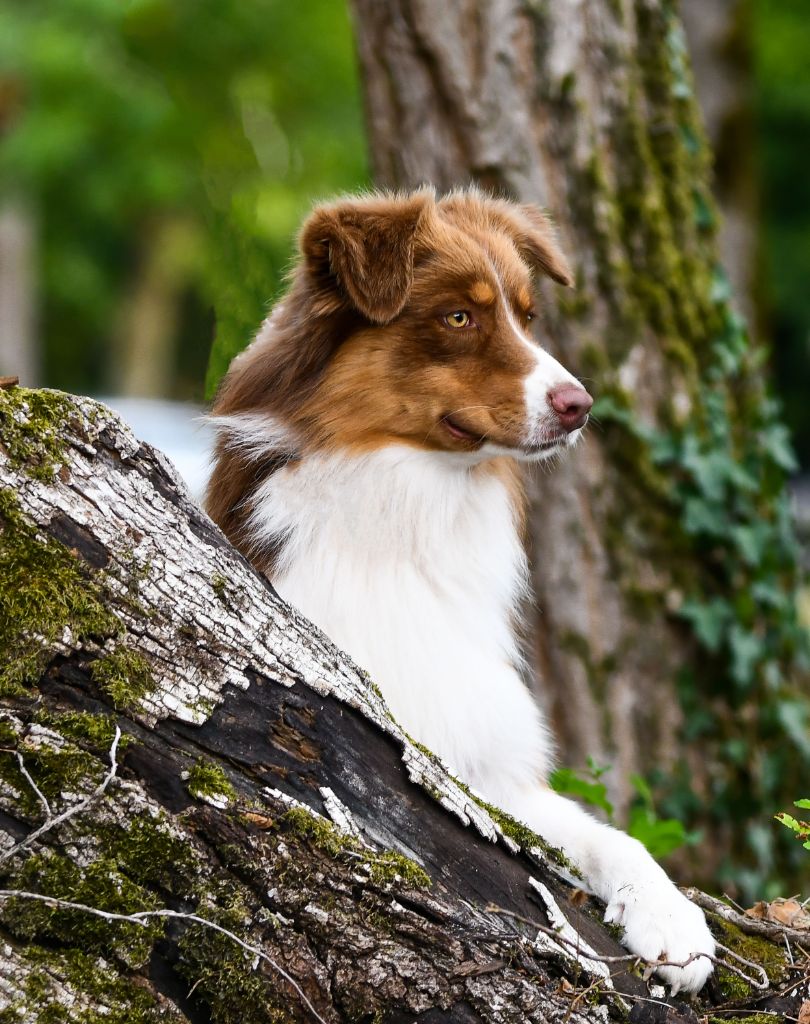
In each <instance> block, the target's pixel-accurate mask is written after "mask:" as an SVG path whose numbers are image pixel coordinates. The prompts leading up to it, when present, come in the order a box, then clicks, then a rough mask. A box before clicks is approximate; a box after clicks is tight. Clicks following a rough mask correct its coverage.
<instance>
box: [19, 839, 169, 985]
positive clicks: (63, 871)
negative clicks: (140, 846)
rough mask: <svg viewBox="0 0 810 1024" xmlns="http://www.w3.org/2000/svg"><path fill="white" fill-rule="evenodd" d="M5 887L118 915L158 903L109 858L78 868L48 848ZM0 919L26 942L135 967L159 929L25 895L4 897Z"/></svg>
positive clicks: (154, 923)
mask: <svg viewBox="0 0 810 1024" xmlns="http://www.w3.org/2000/svg"><path fill="white" fill-rule="evenodd" d="M9 887H10V888H12V887H13V888H15V889H24V890H27V891H29V892H39V893H43V894H45V895H48V896H54V897H57V898H59V899H64V900H70V901H72V902H76V903H84V904H87V905H88V906H91V907H94V908H96V909H98V910H108V911H112V912H115V913H121V914H131V913H134V912H136V911H139V910H151V909H154V908H155V907H156V906H157V901H156V898H155V896H154V895H153V894H152V893H151V892H149V891H148V890H147V889H145V888H143V887H142V886H139V885H137V884H136V883H134V882H133V881H131V879H129V878H127V877H126V875H123V874H122V873H121V872H120V871H119V870H118V866H117V865H116V864H115V862H114V860H113V859H112V858H100V859H99V860H96V861H94V862H93V863H91V864H89V865H88V866H87V867H85V868H79V867H78V866H77V865H76V864H74V863H73V862H72V861H70V860H69V859H68V858H67V857H65V856H63V855H62V854H58V853H54V852H53V851H51V850H49V851H46V852H44V853H42V854H36V855H34V856H31V857H29V858H28V859H27V860H26V861H25V863H24V864H23V866H22V867H21V868H20V870H19V871H18V872H16V874H15V877H14V879H13V884H12V885H11V886H9ZM0 918H1V919H2V921H3V924H4V927H6V928H7V929H8V930H9V931H10V932H11V933H12V934H13V935H15V936H16V937H18V938H20V939H22V940H25V941H27V942H32V941H33V942H40V943H41V942H42V941H43V940H45V941H49V942H59V943H65V944H67V945H70V946H74V947H78V948H80V949H82V950H83V951H84V952H87V953H94V954H95V955H96V956H103V957H104V958H105V959H110V958H114V959H116V960H118V961H119V962H120V963H122V964H125V965H127V966H128V967H132V968H134V969H137V968H139V967H142V966H144V964H145V963H146V962H147V960H148V958H149V954H150V952H151V949H152V946H153V944H154V942H155V941H156V939H157V938H158V937H159V936H160V935H162V933H163V922H162V921H159V920H158V921H152V922H150V923H149V924H147V925H145V926H143V925H137V924H127V923H123V922H115V921H106V920H104V919H103V918H99V917H96V916H94V915H92V914H87V913H85V912H83V911H78V910H62V909H55V908H52V907H49V906H47V905H46V904H44V903H40V902H38V901H34V900H26V899H10V900H8V901H6V902H5V903H4V905H3V906H2V908H0Z"/></svg>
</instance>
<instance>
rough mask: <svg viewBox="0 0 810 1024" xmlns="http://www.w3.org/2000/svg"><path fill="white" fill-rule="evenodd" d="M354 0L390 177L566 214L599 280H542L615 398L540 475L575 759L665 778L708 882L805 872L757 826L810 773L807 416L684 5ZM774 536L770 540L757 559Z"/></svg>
mask: <svg viewBox="0 0 810 1024" xmlns="http://www.w3.org/2000/svg"><path fill="white" fill-rule="evenodd" d="M353 6H354V13H355V26H356V34H357V43H358V50H359V58H360V64H361V69H362V74H363V81H364V88H365V99H366V109H367V120H368V126H369V132H370V138H371V144H370V150H371V155H372V161H373V166H374V171H375V175H376V178H377V181H378V182H379V184H381V185H384V186H390V187H394V186H397V187H401V186H415V185H417V184H419V183H422V182H426V181H427V182H432V183H433V184H435V185H436V186H438V188H439V189H449V188H452V187H454V186H457V185H459V184H464V183H467V182H469V181H471V180H472V181H477V182H480V183H482V184H483V185H484V186H486V187H490V188H493V189H495V190H497V191H499V192H502V193H504V194H506V195H507V196H510V197H513V198H517V199H520V200H521V201H530V202H536V203H540V204H541V205H544V206H546V207H547V208H548V210H549V211H550V212H551V214H552V215H553V216H554V218H555V220H556V222H557V226H558V230H559V234H560V238H561V241H562V243H563V247H564V249H565V250H566V251H567V253H568V254H569V256H570V257H571V258H572V260H573V265H574V267H575V269H576V276H577V285H576V288H575V290H574V292H572V293H568V292H562V291H561V290H560V289H558V288H555V287H554V286H551V285H549V283H548V282H545V283H543V284H542V285H541V292H542V295H541V307H542V309H543V311H544V317H543V318H542V319H543V320H544V323H542V325H541V341H542V343H543V344H544V345H546V347H548V348H549V349H550V350H551V351H552V352H553V354H554V355H555V356H556V357H557V358H559V359H560V360H561V361H562V362H563V363H564V364H565V365H566V366H567V367H569V368H570V369H572V370H573V371H574V372H576V373H578V374H580V375H581V376H582V379H583V380H584V381H586V383H587V384H588V387H589V388H590V389H591V390H592V391H593V392H594V393H595V395H596V396H597V398H598V401H597V404H596V406H595V408H594V416H593V423H592V425H591V427H590V428H589V432H588V435H587V438H586V439H585V441H584V443H583V444H582V445H581V446H580V448H578V450H577V451H576V452H575V453H574V454H573V456H572V457H569V458H567V459H566V460H565V461H564V462H563V463H562V464H561V465H559V466H556V467H555V468H554V470H553V471H552V472H550V473H547V474H542V475H540V476H538V477H537V478H536V479H535V480H534V482H533V512H532V516H531V523H530V532H531V550H532V555H533V565H534V582H535V589H536V596H537V608H538V609H539V613H538V614H537V615H536V616H535V617H534V618H535V621H534V627H535V653H536V657H535V659H534V660H535V667H536V669H537V672H538V676H539V678H540V680H541V684H540V686H539V692H540V695H541V699H542V700H544V701H545V702H546V703H547V705H548V708H549V710H550V714H551V718H552V721H553V723H554V726H555V728H556V732H557V735H558V737H559V739H560V746H561V751H562V759H563V760H564V762H565V763H566V764H568V765H571V766H582V765H583V764H584V763H585V761H586V758H587V757H589V756H590V757H594V758H595V759H596V760H597V761H600V762H602V763H605V762H607V763H609V764H611V765H613V770H612V772H611V773H610V774H609V776H608V777H607V781H608V782H609V785H610V786H611V789H612V797H613V799H614V802H615V803H616V804H617V805H618V808H619V814H620V818H621V816H622V814H623V812H624V811H625V810H626V808H627V806H628V803H629V801H630V799H631V796H632V787H631V785H630V781H629V780H630V778H631V775H632V773H634V772H638V773H641V774H643V775H646V776H648V777H649V776H655V777H656V778H657V779H658V780H659V781H660V782H661V783H662V784H663V792H664V793H665V794H666V796H667V800H668V803H667V806H668V808H669V809H671V810H673V811H674V812H675V813H677V814H678V815H679V816H681V817H685V818H687V819H688V820H689V824H690V825H692V826H695V827H700V828H702V829H703V830H704V839H703V842H702V843H701V845H700V858H699V860H698V859H697V858H695V859H694V861H693V863H692V864H691V865H690V866H689V870H690V871H692V872H694V871H699V872H700V877H701V878H702V879H704V880H707V879H710V878H712V877H715V878H716V872H717V870H718V867H719V866H720V865H721V862H722V863H724V874H723V881H724V884H725V885H727V886H728V887H729V888H730V889H734V888H735V886H736V887H737V891H740V889H742V890H743V891H745V890H746V888H750V887H751V883H752V882H753V883H754V885H756V884H757V883H760V882H761V881H762V879H763V878H764V877H767V876H768V873H769V871H770V872H772V871H773V865H774V863H776V864H777V865H778V868H779V870H781V871H782V872H783V874H782V878H783V880H786V879H788V878H792V877H795V871H796V867H797V862H796V861H795V860H791V859H790V858H791V853H790V852H789V851H787V848H786V847H780V848H779V849H775V848H774V844H775V842H776V843H777V844H778V842H779V840H778V839H776V840H775V839H774V834H775V830H773V829H762V830H760V831H761V832H762V836H761V838H762V841H763V847H762V849H761V850H759V851H758V852H755V851H754V848H753V847H754V845H755V844H752V843H750V842H749V841H748V840H749V836H748V831H747V830H748V828H749V823H750V819H751V816H752V815H757V814H760V815H762V816H763V817H766V818H769V817H770V815H772V814H773V812H774V811H776V810H779V809H781V808H782V807H783V806H785V803H786V801H787V800H789V799H795V797H796V796H797V795H798V793H799V789H800V788H801V781H802V777H804V778H806V776H807V771H808V763H810V762H808V758H809V757H810V748H809V747H808V744H807V743H806V742H804V741H802V739H801V736H800V735H799V734H800V733H802V732H803V731H804V729H805V728H806V726H798V727H797V728H796V729H793V728H792V727H791V728H786V727H785V726H784V723H782V724H780V720H779V711H778V706H779V703H780V702H781V703H783V704H784V703H785V702H788V703H791V706H795V709H796V711H795V713H796V715H797V716H798V717H797V722H796V723H794V724H797V723H798V721H799V719H801V720H802V721H804V720H805V719H804V718H803V717H802V716H805V715H806V714H807V700H806V693H807V690H806V679H805V680H803V681H802V682H801V683H799V682H797V676H796V669H795V663H794V660H793V658H794V653H795V651H796V649H797V645H799V644H800V643H804V642H805V641H804V640H802V641H799V640H797V636H798V633H799V630H798V627H797V626H796V622H795V609H794V605H793V591H794V589H795V553H794V552H793V551H792V549H791V547H790V545H791V541H790V537H789V534H790V528H789V525H786V516H787V514H786V511H785V495H784V482H783V469H784V467H785V466H788V465H789V464H790V458H791V457H790V453H789V451H787V450H786V449H785V448H784V447H783V448H782V450H781V451H780V452H777V451H776V450H775V449H774V448H773V447H772V446H771V445H770V442H768V441H767V440H766V437H767V438H771V439H773V438H775V437H776V436H777V435H779V436H780V437H781V438H782V442H784V432H783V428H782V427H781V425H780V424H778V423H777V422H776V421H775V420H774V418H773V417H774V413H773V412H772V410H771V409H770V406H769V404H768V402H767V400H766V397H765V394H764V391H763V385H762V380H761V375H760V364H761V359H760V354H758V353H757V352H756V350H754V349H752V348H751V346H750V345H749V342H748V338H747V336H746V333H745V329H744V325H742V324H741V322H740V320H739V318H738V317H737V315H736V314H735V313H734V311H733V309H732V308H731V306H730V305H729V299H728V288H727V284H726V282H725V278H724V277H723V275H722V273H720V272H719V271H718V270H717V269H716V248H715V219H716V218H715V215H714V212H713V203H712V199H711V195H710V192H709V184H708V181H709V173H708V167H709V154H708V150H707V147H706V144H705V142H704V139H703V133H702V128H701V126H700V123H699V119H698V116H697V113H696V105H695V103H694V99H693V95H692V86H691V78H690V73H689V68H688V60H687V55H686V48H685V42H684V35H683V31H682V28H681V24H680V22H679V20H678V18H677V14H676V12H675V11H674V9H673V5H672V4H671V3H670V2H669V0H589V2H588V3H587V4H586V3H583V2H581V0H565V2H558V3H539V2H535V0H494V2H486V3H484V2H478V0H448V2H446V3H442V4H437V3H432V2H430V0H353ZM780 463H781V466H780ZM758 531H759V532H758ZM754 534H756V535H757V537H761V540H762V545H763V546H762V547H761V548H760V547H757V546H756V545H752V546H751V547H750V548H749V549H748V550H746V549H745V546H746V544H747V542H748V541H749V540H752V538H753V536H754ZM755 547H756V550H755ZM766 550H767V554H766V553H765V552H766ZM766 581H767V582H766ZM770 587H773V592H772V593H773V595H774V598H775V600H776V602H777V603H778V604H779V607H780V611H779V612H778V613H777V612H776V611H775V606H774V607H771V608H769V607H768V604H767V600H766V599H763V595H764V594H765V591H766V590H767V589H768V588H770ZM777 594H778V595H779V597H776V595H777ZM768 679H770V683H768V682H767V680H768ZM800 687H802V688H803V689H801V690H800ZM777 692H778V693H779V694H780V696H779V697H777V696H776V693H777ZM765 707H766V708H767V711H766V712H765V713H764V714H763V713H761V712H762V709H763V708H765ZM741 743H742V748H741V747H740V744H741ZM745 744H750V749H751V750H752V753H751V754H750V756H749V758H748V761H746V756H745V753H744V751H745ZM740 749H742V751H743V753H742V755H741V754H740ZM732 751H733V753H732ZM751 758H755V759H759V758H761V759H762V763H759V764H756V765H753V764H752V763H751ZM765 762H767V765H768V767H767V770H764V769H763V763H765ZM766 777H767V780H768V781H765V780H766ZM743 809H744V810H743ZM786 851H787V852H786ZM732 857H733V862H734V863H733V866H729V861H730V860H731V859H732ZM683 866H684V865H683V864H682V867H683ZM771 877H773V875H772V874H771ZM787 884H788V885H789V884H791V883H790V882H788V883H787Z"/></svg>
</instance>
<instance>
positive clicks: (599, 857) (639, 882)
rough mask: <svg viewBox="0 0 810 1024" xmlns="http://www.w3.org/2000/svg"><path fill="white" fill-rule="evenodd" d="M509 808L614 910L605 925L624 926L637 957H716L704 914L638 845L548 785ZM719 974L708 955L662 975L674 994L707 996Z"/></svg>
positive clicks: (516, 796) (512, 800) (678, 959)
mask: <svg viewBox="0 0 810 1024" xmlns="http://www.w3.org/2000/svg"><path fill="white" fill-rule="evenodd" d="M505 804H506V806H505V809H506V810H508V811H510V813H512V814H514V815H515V817H517V818H520V819H521V820H522V821H525V822H526V824H527V825H529V826H530V827H531V828H532V829H534V831H535V832H537V833H538V834H539V835H541V836H542V837H543V838H544V839H545V840H546V841H547V842H548V843H550V844H551V845H552V846H556V847H559V848H560V849H561V850H562V851H563V853H564V854H565V856H566V857H567V858H568V859H569V860H570V861H571V862H572V864H574V866H575V867H576V868H577V869H578V870H579V871H580V872H581V874H582V878H583V882H584V884H583V888H587V889H588V890H589V891H590V892H591V893H593V895H595V896H598V897H599V899H601V900H603V901H604V902H605V903H606V904H607V909H606V911H605V921H607V922H609V923H612V924H617V925H620V926H621V927H622V928H623V930H624V939H623V941H624V944H625V945H626V946H627V948H628V949H629V950H630V952H631V953H635V954H637V955H638V956H641V957H643V958H644V959H646V960H650V961H656V960H669V961H675V962H678V963H682V962H684V961H685V960H687V959H688V958H689V957H690V956H692V955H693V954H695V953H708V954H714V951H715V945H714V939H713V938H712V935H711V932H710V931H709V929H708V926H707V925H706V919H705V918H704V916H703V913H702V911H701V910H700V909H699V908H698V907H696V906H695V905H694V904H693V903H690V902H689V900H688V899H687V898H686V897H685V896H684V895H683V894H682V893H681V892H680V891H679V889H678V888H677V887H676V886H675V885H674V884H673V882H672V881H670V879H669V877H668V876H667V874H666V872H665V871H664V870H663V868H661V867H660V866H659V865H658V864H657V863H656V862H655V861H654V860H653V858H652V857H651V856H650V854H649V853H648V852H647V850H646V849H645V847H644V846H643V845H642V844H641V843H640V842H638V840H636V839H633V838H631V837H630V836H628V835H626V834H625V833H624V832H620V831H619V830H618V829H615V828H612V827H611V826H610V825H604V824H602V823H601V822H599V821H597V820H596V819H595V818H592V817H591V815H589V814H588V813H587V812H586V811H584V810H582V808H581V807H579V806H578V805H577V804H575V803H574V802H573V801H572V800H567V799H566V798H565V797H563V796H560V794H559V793H555V792H554V791H553V790H551V789H549V788H547V787H545V786H541V787H537V788H534V789H532V790H528V791H523V792H521V793H517V794H514V793H513V794H512V796H511V797H510V798H509V799H508V800H507V801H505ZM711 972H712V961H711V960H709V959H708V957H706V956H701V957H698V958H696V959H695V960H693V961H692V962H691V963H689V964H688V965H687V966H686V967H683V968H679V967H661V968H659V970H658V974H659V975H660V976H661V978H662V979H663V980H664V981H665V982H666V983H667V984H668V985H671V986H672V991H673V993H675V992H678V991H681V990H683V991H687V992H697V991H699V990H700V989H701V988H702V987H703V985H704V983H705V981H706V979H707V978H708V977H709V975H710V974H711Z"/></svg>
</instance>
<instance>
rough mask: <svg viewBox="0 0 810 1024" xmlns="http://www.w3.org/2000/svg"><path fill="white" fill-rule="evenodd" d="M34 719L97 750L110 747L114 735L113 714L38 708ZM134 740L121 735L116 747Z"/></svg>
mask: <svg viewBox="0 0 810 1024" xmlns="http://www.w3.org/2000/svg"><path fill="white" fill-rule="evenodd" d="M34 721H35V722H37V723H38V724H39V725H45V726H47V727H48V728H49V729H54V730H55V731H56V732H58V733H59V734H60V735H61V736H64V737H65V738H66V739H70V740H76V741H78V742H80V743H87V744H88V745H89V746H91V747H93V748H95V749H96V750H98V751H106V750H109V749H110V746H111V745H112V741H113V738H114V737H115V725H116V721H115V715H107V714H93V713H92V712H89V711H64V712H62V713H61V714H58V715H53V714H51V713H50V712H48V711H45V710H42V709H40V710H38V711H37V712H36V714H35V715H34ZM132 742H134V741H133V738H132V737H131V736H126V735H124V736H122V737H121V739H120V742H119V744H118V749H119V750H120V751H123V750H125V749H126V747H127V746H129V744H130V743H132Z"/></svg>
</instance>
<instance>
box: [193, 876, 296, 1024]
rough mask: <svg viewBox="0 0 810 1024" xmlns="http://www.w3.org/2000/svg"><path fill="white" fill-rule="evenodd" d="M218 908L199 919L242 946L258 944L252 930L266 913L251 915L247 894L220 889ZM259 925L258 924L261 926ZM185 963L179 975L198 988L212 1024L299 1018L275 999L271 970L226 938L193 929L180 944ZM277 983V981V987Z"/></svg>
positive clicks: (269, 1023)
mask: <svg viewBox="0 0 810 1024" xmlns="http://www.w3.org/2000/svg"><path fill="white" fill-rule="evenodd" d="M213 898H215V899H216V902H215V903H214V902H212V901H211V902H208V905H206V906H204V907H200V908H198V910H197V913H198V914H199V915H200V916H203V917H205V918H206V919H207V920H209V921H213V922H214V923H216V924H218V925H221V926H222V927H223V928H227V929H228V930H229V931H231V932H233V933H234V934H235V935H238V936H239V937H240V938H242V939H243V941H246V942H251V941H252V944H254V945H257V944H259V942H260V941H261V940H259V939H257V938H255V937H254V938H252V940H251V935H250V930H251V929H252V928H253V927H255V926H256V924H257V923H258V921H261V916H262V915H261V912H259V914H257V913H256V912H255V911H254V910H252V909H251V907H250V905H249V903H248V901H247V899H246V897H245V895H244V893H243V892H242V891H241V890H240V889H239V888H238V887H237V886H235V885H228V886H225V887H222V888H220V890H219V891H218V892H217V893H215V894H213ZM257 919H258V921H257ZM178 948H179V950H180V954H181V959H180V961H179V963H178V965H177V970H178V972H179V973H180V974H181V975H182V976H183V977H184V978H186V980H187V981H188V982H189V984H190V985H192V986H193V988H194V998H195V1000H200V1001H202V1002H203V1003H204V1004H205V1005H206V1006H207V1007H208V1010H209V1013H210V1015H211V1021H212V1024H245V1021H250V1024H281V1022H282V1021H290V1022H292V1021H293V1020H295V1019H296V1018H295V1017H293V1015H292V1014H291V1013H289V1012H287V1011H286V1004H283V1003H281V1002H280V1001H278V1000H277V999H276V997H275V996H274V995H273V993H272V991H271V986H270V984H269V983H268V980H267V979H266V978H265V972H266V971H268V970H270V968H268V967H266V966H265V965H264V964H262V963H260V964H258V965H255V966H254V957H253V955H252V954H250V953H248V952H246V951H245V950H243V949H242V948H241V946H239V945H238V944H237V943H235V942H234V941H233V939H230V938H228V936H226V935H222V934H221V933H219V932H216V931H214V930H213V929H211V928H206V927H204V926H203V925H194V924H193V925H191V926H190V927H189V928H187V929H186V931H185V932H184V933H183V935H182V936H181V938H180V940H179V942H178ZM276 981H277V979H276V978H275V977H274V978H273V982H276Z"/></svg>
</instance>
